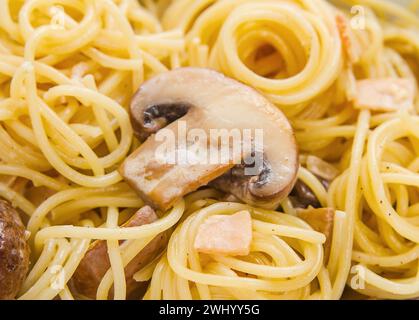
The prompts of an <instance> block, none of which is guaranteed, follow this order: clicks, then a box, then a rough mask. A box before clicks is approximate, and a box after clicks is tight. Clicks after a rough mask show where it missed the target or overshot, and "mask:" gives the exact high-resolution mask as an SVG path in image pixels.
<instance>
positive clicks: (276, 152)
mask: <svg viewBox="0 0 419 320" xmlns="http://www.w3.org/2000/svg"><path fill="white" fill-rule="evenodd" d="M130 112H131V120H132V125H133V127H134V129H135V132H136V135H137V137H138V138H139V139H140V140H141V141H145V142H144V144H143V145H142V146H141V147H140V148H139V149H138V150H137V151H136V152H134V154H133V155H132V156H130V157H129V158H128V159H127V160H126V162H125V163H124V165H123V166H122V167H121V173H122V175H123V176H124V177H125V179H126V180H127V181H128V182H129V183H130V184H131V185H132V186H134V188H135V189H136V190H137V191H138V192H139V194H140V195H141V196H142V197H143V198H144V199H145V200H146V201H147V202H148V203H150V204H154V205H155V206H157V207H159V208H160V209H167V207H168V206H170V205H171V204H173V203H174V202H175V201H176V200H177V199H178V198H179V197H182V196H183V195H184V194H186V193H188V192H191V191H194V190H196V189H197V188H198V187H200V186H202V185H206V184H208V183H210V182H211V181H213V180H216V179H217V178H219V179H217V180H216V181H214V182H213V185H214V186H215V187H217V188H219V189H221V190H223V191H227V192H229V193H231V194H233V195H235V196H236V197H238V198H239V199H241V200H242V201H244V202H246V203H249V204H257V205H259V206H262V207H270V208H273V207H275V206H277V205H278V203H279V202H280V200H282V198H284V197H285V196H286V195H287V194H288V193H289V192H290V191H291V189H292V186H293V184H294V182H295V180H296V174H297V170H298V151H297V144H296V142H295V138H294V133H293V130H292V127H291V125H290V123H289V122H288V120H287V118H286V117H285V116H284V114H283V113H282V112H281V111H280V110H279V109H278V108H276V107H275V106H274V105H272V104H271V103H270V102H269V101H268V100H267V99H266V98H265V97H264V96H262V95H261V94H260V93H258V92H257V91H256V90H254V89H252V88H250V87H248V86H246V85H244V84H242V83H240V82H238V81H236V80H233V79H230V78H228V77H226V76H224V75H222V74H220V73H218V72H216V71H213V70H210V69H203V68H179V69H175V70H173V71H170V72H167V73H162V74H159V75H157V76H156V77H154V78H152V79H150V80H148V81H147V82H145V83H144V84H143V85H142V86H141V87H140V88H139V90H138V91H137V93H136V94H135V96H134V98H133V99H132V102H131V108H130ZM179 120H183V121H185V122H186V124H187V126H188V129H189V130H191V129H198V128H199V129H204V130H205V132H206V133H207V134H208V136H211V131H212V130H214V129H219V130H228V131H229V132H231V131H230V130H237V129H239V130H240V132H243V130H244V129H247V130H251V132H255V129H260V130H261V132H262V133H263V146H262V149H261V150H259V149H258V150H259V151H258V152H259V153H260V152H262V154H263V165H262V167H260V170H259V171H258V173H256V174H252V175H246V174H244V173H245V171H246V172H248V171H247V170H244V169H245V168H243V170H241V171H242V174H238V173H239V172H240V167H241V165H238V166H236V167H235V168H234V169H236V170H235V174H232V172H233V171H230V169H232V168H233V167H234V165H235V164H237V163H235V162H234V161H233V160H234V159H237V157H239V159H240V160H244V158H246V157H250V156H251V155H252V151H249V152H248V153H247V154H245V153H244V152H243V153H242V152H241V153H240V154H236V153H235V151H234V150H233V152H232V155H231V157H230V161H229V163H228V164H224V165H221V164H220V165H218V166H217V165H215V166H214V165H211V164H208V165H206V166H205V165H200V166H188V165H179V164H177V163H176V164H174V165H172V166H170V167H166V168H163V169H162V168H160V169H159V170H163V171H164V173H161V172H160V173H157V169H156V170H155V172H154V175H155V176H156V177H157V176H159V177H158V178H156V179H153V177H152V178H151V179H148V180H147V181H145V179H142V178H141V176H144V174H145V170H144V168H142V169H140V168H138V167H137V168H135V166H143V167H146V166H147V165H149V164H150V162H152V161H153V160H152V159H151V158H152V157H153V152H152V151H153V150H155V149H156V148H157V147H158V145H159V142H158V141H156V138H155V136H154V135H153V134H155V133H157V132H158V131H159V130H160V129H162V128H163V127H164V128H165V129H167V130H171V131H172V132H173V134H174V135H175V136H176V137H177V138H178V136H177V134H178V133H177V132H178V126H177V124H178V121H179ZM242 136H243V135H242ZM241 141H244V140H241ZM213 143H214V141H212V140H211V139H210V140H209V141H206V142H205V143H204V145H203V146H202V147H205V148H208V146H209V145H211V146H213ZM217 143H218V141H217ZM217 146H218V145H217ZM254 147H255V146H254V145H253V146H252V148H254ZM259 147H260V146H259ZM247 149H248V150H249V148H247ZM252 150H253V152H255V150H256V149H252ZM253 155H255V154H253ZM140 158H141V161H139V159H140ZM134 159H136V160H137V161H136V163H135V161H134ZM154 161H155V160H154ZM157 167H158V166H157ZM245 167H247V165H246V166H245ZM234 169H233V170H234ZM176 170H177V171H176ZM180 172H181V173H180ZM148 173H149V172H148ZM149 176H150V175H149ZM151 176H152V175H151ZM170 176H172V177H176V180H175V179H173V178H172V180H171V179H170ZM139 177H140V179H138V178H139ZM163 180H164V181H163ZM169 180H170V183H173V184H174V186H172V187H168V186H169V183H168V182H169ZM159 185H160V186H162V185H165V186H166V189H164V188H158V186H159ZM156 188H157V189H158V190H159V193H166V194H167V193H168V194H169V195H168V196H167V197H166V198H167V199H165V200H164V201H159V199H157V197H156V195H154V196H151V197H150V195H151V194H152V193H153V189H156ZM167 188H169V189H170V190H167ZM157 189H156V190H157Z"/></svg>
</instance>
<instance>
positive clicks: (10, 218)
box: [0, 200, 30, 300]
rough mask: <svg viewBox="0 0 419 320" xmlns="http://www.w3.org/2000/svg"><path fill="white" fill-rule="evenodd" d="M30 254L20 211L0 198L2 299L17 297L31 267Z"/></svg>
mask: <svg viewBox="0 0 419 320" xmlns="http://www.w3.org/2000/svg"><path fill="white" fill-rule="evenodd" d="M29 255H30V249H29V245H28V243H27V242H26V237H25V227H24V225H23V223H22V220H21V219H20V217H19V213H18V212H17V211H16V209H15V208H13V207H12V205H11V204H10V203H9V202H8V201H5V200H0V300H3V299H14V298H15V297H16V294H17V293H18V292H19V290H20V287H21V286H22V284H23V281H24V280H25V277H26V273H27V272H28V269H29Z"/></svg>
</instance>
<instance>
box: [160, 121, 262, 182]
mask: <svg viewBox="0 0 419 320" xmlns="http://www.w3.org/2000/svg"><path fill="white" fill-rule="evenodd" d="M176 123H177V128H176V130H172V129H169V128H163V129H160V130H159V131H158V132H157V133H156V136H155V140H156V141H157V142H159V143H160V144H159V145H158V147H157V148H156V149H155V154H154V158H155V160H156V161H158V162H159V163H160V164H166V165H175V164H176V165H218V164H234V165H244V168H245V170H244V171H245V172H244V174H245V175H257V174H260V172H261V171H262V169H263V160H264V150H263V148H264V145H263V137H264V136H263V135H264V131H263V129H248V128H244V129H239V128H230V129H226V128H212V129H208V130H205V129H201V128H188V124H187V122H186V121H183V120H179V121H177V122H176Z"/></svg>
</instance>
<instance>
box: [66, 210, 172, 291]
mask: <svg viewBox="0 0 419 320" xmlns="http://www.w3.org/2000/svg"><path fill="white" fill-rule="evenodd" d="M157 219H158V217H157V215H156V213H155V211H154V210H153V209H152V208H150V207H149V206H144V207H142V208H141V209H140V210H138V211H137V212H136V213H135V214H134V215H133V216H132V217H131V218H130V219H129V220H128V221H127V222H126V223H125V224H123V225H122V227H124V228H129V227H136V226H141V225H145V224H149V223H152V222H154V221H156V220H157ZM167 240H168V235H167V233H165V232H163V233H161V234H159V235H157V236H156V237H154V238H153V240H151V241H150V242H149V243H148V244H147V246H145V247H144V249H142V250H141V251H140V252H139V253H138V254H137V255H136V256H135V257H134V258H133V259H132V260H131V261H130V262H129V263H128V265H127V266H126V267H125V279H126V288H127V297H128V298H130V296H131V295H141V294H142V293H144V291H145V289H146V288H147V285H148V283H147V282H137V281H135V280H134V279H133V276H134V274H135V273H136V272H137V271H139V270H140V269H141V268H142V267H144V266H146V265H147V264H148V263H150V262H151V261H152V260H153V259H154V258H156V257H157V256H158V255H159V254H160V253H161V252H162V250H163V249H164V247H165V246H166V244H167ZM121 243H122V242H121ZM109 268H110V261H109V256H108V247H107V245H106V241H104V240H97V241H95V242H93V243H92V244H91V245H90V247H89V250H88V251H87V252H86V254H85V256H84V257H83V259H82V260H81V262H80V264H79V266H78V267H77V269H76V271H75V273H74V275H73V276H72V278H71V281H70V286H71V288H72V290H73V291H74V292H75V293H76V294H78V295H82V296H84V297H86V298H89V299H96V292H97V289H98V287H99V284H100V282H101V281H102V278H103V277H104V275H105V273H106V272H107V271H108V269H109ZM112 294H113V289H111V290H110V293H109V295H110V296H112Z"/></svg>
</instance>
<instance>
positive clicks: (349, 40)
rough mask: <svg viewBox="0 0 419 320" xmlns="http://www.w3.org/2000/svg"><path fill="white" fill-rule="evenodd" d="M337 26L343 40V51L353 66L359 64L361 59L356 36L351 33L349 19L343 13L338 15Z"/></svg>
mask: <svg viewBox="0 0 419 320" xmlns="http://www.w3.org/2000/svg"><path fill="white" fill-rule="evenodd" d="M336 26H337V28H338V30H339V35H340V38H341V40H342V45H343V49H344V51H345V54H346V56H347V58H348V60H349V62H350V63H351V64H353V63H357V62H358V61H359V58H360V53H359V50H356V48H355V39H354V35H353V33H352V32H351V29H350V26H349V21H348V19H347V18H346V17H345V16H344V15H343V14H341V13H338V14H337V15H336Z"/></svg>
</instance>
